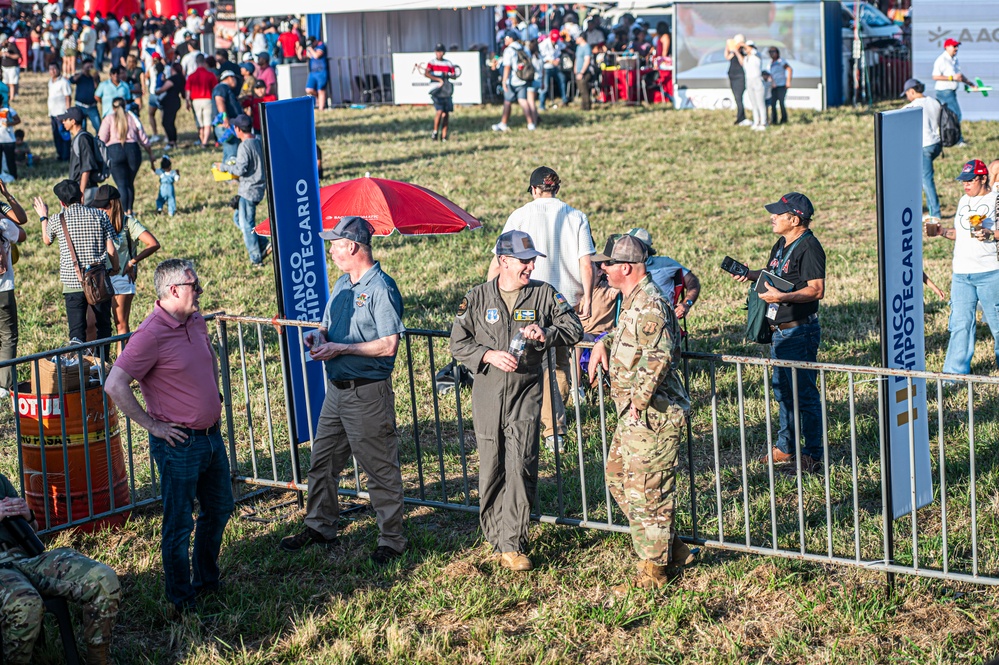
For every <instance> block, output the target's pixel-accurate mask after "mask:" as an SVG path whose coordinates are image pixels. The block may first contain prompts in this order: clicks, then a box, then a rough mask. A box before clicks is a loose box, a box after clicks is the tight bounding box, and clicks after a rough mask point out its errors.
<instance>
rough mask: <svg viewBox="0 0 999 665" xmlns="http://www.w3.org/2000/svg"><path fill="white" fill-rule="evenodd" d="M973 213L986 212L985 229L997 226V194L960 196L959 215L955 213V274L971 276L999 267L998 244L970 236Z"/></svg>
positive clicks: (983, 223) (992, 228) (981, 213)
mask: <svg viewBox="0 0 999 665" xmlns="http://www.w3.org/2000/svg"><path fill="white" fill-rule="evenodd" d="M972 215H983V216H985V220H984V221H983V222H982V228H985V229H991V230H993V231H995V229H996V193H995V192H994V191H993V192H989V193H988V194H985V195H984V196H968V195H964V196H962V197H961V200H960V202H959V203H958V204H957V214H956V215H954V231H955V238H954V264H953V268H952V270H953V271H954V274H955V275H972V274H977V273H983V272H992V271H993V270H999V259H997V258H996V243H995V241H994V240H993V241H992V242H981V241H980V240H976V239H974V238H972V237H971V221H970V220H969V218H970V217H971V216H972Z"/></svg>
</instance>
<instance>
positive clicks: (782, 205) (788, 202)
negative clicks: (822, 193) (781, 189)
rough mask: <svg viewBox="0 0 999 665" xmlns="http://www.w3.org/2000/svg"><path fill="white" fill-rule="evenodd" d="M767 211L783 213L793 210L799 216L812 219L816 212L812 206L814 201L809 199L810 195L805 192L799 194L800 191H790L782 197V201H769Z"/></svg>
mask: <svg viewBox="0 0 999 665" xmlns="http://www.w3.org/2000/svg"><path fill="white" fill-rule="evenodd" d="M765 207H766V209H767V212H769V213H771V214H774V215H783V214H784V213H786V212H793V213H794V214H795V215H798V216H799V217H803V218H804V219H811V218H812V215H814V214H815V208H813V207H812V202H811V201H809V200H808V197H807V196H805V195H804V194H799V193H798V192H790V193H789V194H785V195H784V196H782V197H780V201H776V202H774V203H768V204H767V205H766V206H765Z"/></svg>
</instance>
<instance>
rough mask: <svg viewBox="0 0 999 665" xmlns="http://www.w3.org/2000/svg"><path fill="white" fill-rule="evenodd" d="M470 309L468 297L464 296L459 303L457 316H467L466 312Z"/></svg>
mask: <svg viewBox="0 0 999 665" xmlns="http://www.w3.org/2000/svg"><path fill="white" fill-rule="evenodd" d="M467 311H468V298H462V299H461V303H460V304H459V305H458V312H457V314H455V316H465V312H467Z"/></svg>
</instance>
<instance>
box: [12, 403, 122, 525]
mask: <svg viewBox="0 0 999 665" xmlns="http://www.w3.org/2000/svg"><path fill="white" fill-rule="evenodd" d="M18 388H19V389H22V388H28V384H21V385H20V386H18ZM86 401H87V409H86V416H84V411H83V409H82V406H81V404H80V393H78V392H75V393H65V395H64V397H63V398H60V396H59V395H41V396H40V398H39V396H36V395H32V394H30V393H26V392H20V393H19V394H18V405H17V411H18V419H19V421H20V425H21V439H20V441H19V445H20V447H21V456H22V459H23V462H24V487H25V494H26V496H27V500H28V505H29V506H30V507H31V509H32V510H34V511H35V514H36V515H37V516H38V523H39V525H41V526H44V525H45V518H44V515H45V497H47V498H48V506H49V515H50V522H49V524H51V525H52V526H58V525H60V524H65V523H66V522H68V521H70V519H73V520H79V519H86V517H87V516H88V515H89V514H90V507H89V505H88V491H87V457H86V455H87V451H88V450H89V453H90V493H89V496H90V497H92V500H93V505H94V514H95V515H96V514H99V513H103V512H107V511H108V510H110V509H111V492H112V491H113V492H114V505H115V507H118V506H123V505H125V504H127V503H129V502H130V501H131V495H130V493H129V490H128V480H127V477H126V473H125V458H124V453H123V451H122V446H121V436H120V434H119V431H118V416H117V412H116V409H115V406H114V403H113V402H111V401H110V400H108V416H109V417H108V421H109V424H110V429H109V430H108V432H109V434H108V436H109V438H110V449H111V461H110V465H111V480H110V481H109V478H108V447H109V446H108V443H107V442H105V440H104V435H105V427H104V425H105V423H104V402H103V390H102V389H101V388H100V387H96V388H91V389H89V390H87V391H86ZM62 414H65V421H66V441H65V442H64V441H63V439H62V424H61V418H62ZM39 419H41V424H42V427H43V428H44V432H45V438H44V441H43V440H42V439H41V438H40V436H39ZM84 421H86V424H87V437H86V439H84V437H83V424H84ZM42 444H44V447H43V446H42ZM43 454H44V456H45V472H46V473H45V474H44V475H43V474H42V455H43ZM67 464H68V467H67ZM67 476H68V477H69V496H70V497H71V501H70V503H72V509H73V514H72V517H70V516H69V511H68V508H69V506H68V505H67V492H66V485H67V482H66V478H67ZM112 485H113V490H112ZM126 519H128V513H122V514H119V515H113V516H111V517H107V518H105V519H102V520H99V521H96V522H90V523H88V524H84V525H82V526H80V527H78V528H79V529H80V530H82V531H93V530H95V529H98V528H101V527H103V526H106V525H107V526H120V525H121V524H124V522H125V520H126Z"/></svg>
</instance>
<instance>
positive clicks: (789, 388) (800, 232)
mask: <svg viewBox="0 0 999 665" xmlns="http://www.w3.org/2000/svg"><path fill="white" fill-rule="evenodd" d="M766 208H767V212H769V213H770V225H771V226H772V227H773V231H774V233H776V234H777V235H779V236H780V239H778V240H777V242H776V243H775V244H774V246H773V248H772V249H771V250H770V260H769V261H768V262H767V267H766V270H767V271H769V272H771V273H773V274H774V275H776V276H778V277H780V278H782V279H785V280H787V281H788V282H791V283H792V284H793V285H794V287H793V288H792V289H791V290H790V291H788V292H787V293H784V292H782V291H780V290H778V289H776V288H774V287H773V285H771V284H768V285H767V290H766V292H765V293H762V294H760V299H761V300H763V301H764V302H766V303H769V307H768V308H767V318H768V319H769V322H768V323H769V324H770V330H771V331H772V333H773V339H772V341H771V344H770V357H771V358H775V359H778V360H800V361H805V362H815V361H816V355H817V354H818V350H819V340H820V336H821V329H820V327H819V316H818V312H819V301H820V300H822V297H823V296H824V295H825V283H826V253H825V252H824V251H823V249H822V245H821V244H819V241H818V239H817V238H816V237H815V235H813V234H812V231H811V229H810V228H809V226H810V225H811V222H812V215H813V213H814V208H813V207H812V202H811V201H809V200H808V197H807V196H805V195H804V194H799V193H797V192H791V193H790V194H785V195H784V196H782V197H781V198H780V200H779V201H777V202H776V203H771V204H768V205H767V206H766ZM760 272H761V271H760V270H751V271H750V272H749V274H748V275H747V276H745V277H740V276H738V275H736V276H735V278H736V280H738V281H740V282H745V281H748V280H753V281H756V280H757V279H758V278H759V276H760ZM773 375H774V376H773V387H774V399H776V400H777V404H778V405H779V406H780V430H779V431H778V433H777V441H776V445H775V446H774V449H773V451H771V452H772V454H773V459H774V462H775V463H782V464H785V463H790V462H793V461H794V458H795V434H796V433H798V434H800V437H801V470H802V471H804V472H807V473H811V472H814V471H817V470H818V469H819V468H820V466H821V464H822V457H823V455H822V453H823V446H822V407H821V403H820V401H819V391H818V388H816V385H815V380H816V372H815V371H814V370H803V369H799V370H798V413H799V415H800V418H801V423H800V427H794V389H793V384H792V376H791V375H792V371H791V369H790V368H783V367H775V368H774V373H773ZM796 430H797V432H796ZM764 460H766V457H764Z"/></svg>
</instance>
